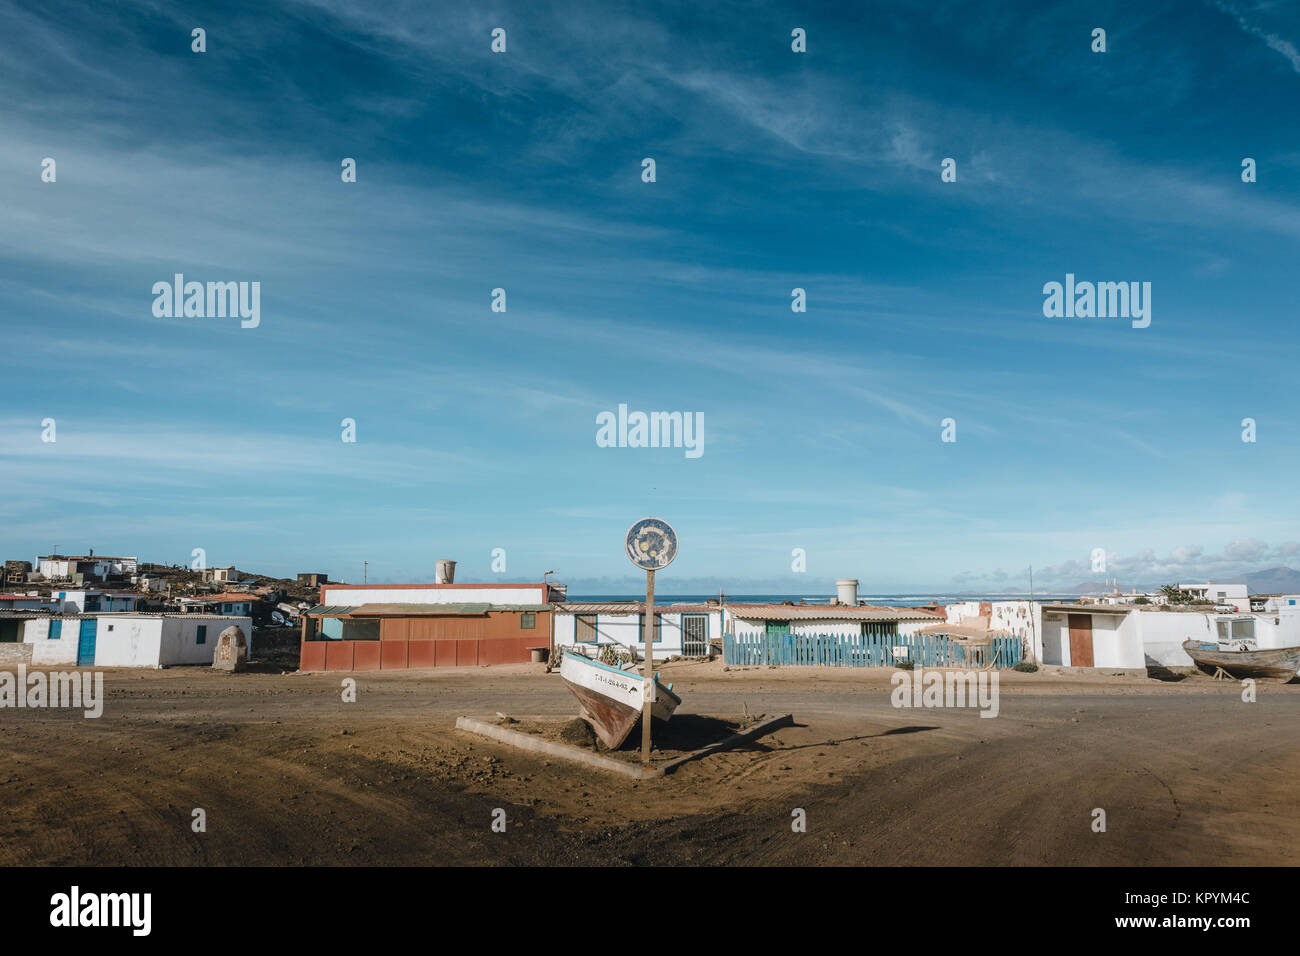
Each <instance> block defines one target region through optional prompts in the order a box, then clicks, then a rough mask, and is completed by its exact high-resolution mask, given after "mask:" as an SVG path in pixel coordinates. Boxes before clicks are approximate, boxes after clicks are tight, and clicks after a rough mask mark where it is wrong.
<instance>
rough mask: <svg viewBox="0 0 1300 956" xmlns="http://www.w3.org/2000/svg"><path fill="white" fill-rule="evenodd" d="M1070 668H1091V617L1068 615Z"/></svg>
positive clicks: (1089, 615)
mask: <svg viewBox="0 0 1300 956" xmlns="http://www.w3.org/2000/svg"><path fill="white" fill-rule="evenodd" d="M1070 666H1071V667H1091V666H1092V615H1091V614H1071V615H1070Z"/></svg>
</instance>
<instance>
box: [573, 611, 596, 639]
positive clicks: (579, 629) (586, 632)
mask: <svg viewBox="0 0 1300 956" xmlns="http://www.w3.org/2000/svg"><path fill="white" fill-rule="evenodd" d="M598 637H599V635H598V633H597V630H596V615H595V614H579V615H578V616H577V617H575V618H574V619H573V640H574V641H575V642H576V643H578V644H595V643H596V642H597V639H598Z"/></svg>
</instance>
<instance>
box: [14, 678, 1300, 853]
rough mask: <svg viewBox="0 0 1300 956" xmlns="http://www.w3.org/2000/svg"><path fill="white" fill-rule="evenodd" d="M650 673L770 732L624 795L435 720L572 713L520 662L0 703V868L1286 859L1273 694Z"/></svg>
mask: <svg viewBox="0 0 1300 956" xmlns="http://www.w3.org/2000/svg"><path fill="white" fill-rule="evenodd" d="M664 675H665V678H666V679H668V680H671V681H674V682H675V683H676V686H677V689H678V691H679V692H680V693H681V694H682V696H683V704H682V708H681V710H680V711H679V713H681V714H700V715H740V714H750V715H754V714H760V713H763V714H769V715H775V714H782V713H790V714H792V715H793V716H794V719H795V726H793V727H788V728H784V729H781V730H778V731H777V732H776V733H774V734H773V735H771V736H768V737H765V738H763V739H761V740H759V741H756V742H754V743H753V744H750V745H746V746H744V747H742V748H740V749H737V750H734V751H730V752H727V753H723V754H719V755H714V756H710V757H707V758H705V759H703V760H700V761H696V762H693V763H688V764H686V765H684V766H683V767H681V768H680V769H679V770H678V771H677V772H676V773H674V774H672V775H670V776H668V777H665V778H662V779H656V780H648V781H640V782H637V781H633V780H630V779H627V778H623V777H617V776H612V775H609V774H607V773H603V772H600V771H597V770H594V769H587V768H584V767H582V766H578V765H574V764H570V763H567V762H561V761H558V760H555V759H545V758H542V757H541V756H538V755H533V754H529V753H525V752H521V751H517V750H514V749H512V748H510V747H508V746H505V745H503V744H499V743H496V742H493V741H489V740H486V739H483V738H481V737H477V736H473V735H470V734H467V733H464V732H462V731H458V730H456V729H455V728H454V723H455V718H456V717H457V716H458V715H461V714H465V715H470V716H479V717H491V716H492V715H494V714H495V713H496V712H498V711H502V712H505V713H509V714H511V715H514V716H518V717H525V718H526V717H563V716H565V715H572V714H575V713H576V712H577V707H576V702H575V700H574V699H573V697H572V695H571V694H570V693H569V692H568V691H567V689H566V688H565V687H564V685H563V683H562V682H561V680H560V678H559V675H558V674H546V673H545V671H544V668H543V667H542V666H541V665H516V666H510V667H499V668H473V669H468V668H467V669H446V670H428V671H399V672H386V673H378V672H376V673H361V674H351V675H343V674H328V675H326V674H313V675H303V674H282V673H280V672H279V671H278V670H274V671H273V672H269V673H244V674H239V675H228V674H221V673H217V672H213V671H211V670H210V669H207V668H173V669H168V670H161V671H139V670H107V671H105V693H106V698H107V700H106V703H105V709H104V714H103V716H102V717H101V718H99V719H97V720H87V719H84V718H83V717H82V715H81V712H80V711H68V710H9V709H7V710H0V804H2V805H3V808H4V811H3V813H0V865H6V866H12V865H51V864H52V865H69V864H77V865H80V864H91V865H97V864H102V865H121V864H127V865H140V864H162V865H205V864H216V865H225V864H250V865H268V866H272V865H275V866H278V865H300V864H315V865H338V864H343V865H347V864H388V865H416V864H485V865H486V864H491V865H529V864H618V865H622V864H757V865H765V864H793V865H848V864H854V865H856V864H866V865H914V864H922V865H924V864H976V865H997V864H1028V865H1033V864H1079V865H1096V864H1119V865H1126V864H1132V865H1144V864H1183V865H1221V864H1265V865H1277V864H1295V863H1297V862H1300V840H1298V839H1297V836H1300V814H1298V813H1297V812H1296V811H1297V809H1300V796H1298V795H1297V791H1296V786H1295V783H1294V781H1295V780H1297V779H1300V683H1297V684H1291V685H1285V686H1281V685H1276V684H1273V685H1265V684H1261V685H1260V687H1259V699H1258V701H1257V702H1255V703H1243V702H1242V700H1241V689H1240V685H1238V684H1235V683H1216V682H1215V681H1212V680H1210V679H1209V678H1204V677H1193V678H1188V679H1186V680H1182V681H1179V682H1161V681H1157V680H1153V679H1148V678H1133V677H1114V676H1107V675H1088V676H1085V677H1063V676H1053V675H1046V674H1041V673H1040V674H1015V673H1005V674H1004V675H1003V676H1002V679H1001V685H1000V689H1001V696H1000V713H999V716H998V717H997V718H996V719H987V718H981V717H979V716H978V713H979V712H978V711H977V710H975V709H965V710H958V709H933V708H930V709H922V708H913V709H905V708H894V707H893V706H891V703H890V684H889V672H888V671H883V670H882V671H875V670H829V669H813V668H786V669H781V670H776V669H749V670H741V671H737V670H725V669H724V668H723V667H722V665H721V664H720V663H717V662H714V663H688V662H683V663H674V664H668V665H666V666H665V667H664ZM345 676H350V677H354V678H355V679H356V681H357V700H356V702H355V703H345V702H344V701H343V700H342V689H341V682H342V680H343V678H344V677H345ZM633 738H634V739H635V740H639V731H637V732H634V734H633ZM195 808H201V809H203V810H204V811H205V812H206V825H207V829H206V832H203V833H196V832H194V831H193V829H192V827H191V821H192V818H193V817H192V812H193V810H194V809H195ZM498 808H500V809H502V810H504V811H505V817H506V821H507V822H506V831H505V832H504V833H499V832H494V831H493V829H492V820H493V813H494V811H495V810H497V809H498ZM1094 808H1101V809H1103V810H1105V812H1106V832H1104V833H1097V832H1093V829H1092V821H1093V810H1094ZM796 809H802V810H803V811H804V813H805V814H806V819H807V832H805V833H796V832H793V831H792V827H791V821H792V819H793V818H792V812H793V811H794V810H796Z"/></svg>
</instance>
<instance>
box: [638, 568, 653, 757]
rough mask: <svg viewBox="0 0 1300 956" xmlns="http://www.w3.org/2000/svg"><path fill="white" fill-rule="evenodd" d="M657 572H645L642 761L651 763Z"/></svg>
mask: <svg viewBox="0 0 1300 956" xmlns="http://www.w3.org/2000/svg"><path fill="white" fill-rule="evenodd" d="M654 629H655V573H654V571H647V572H646V573H645V692H646V693H645V700H644V701H643V702H642V704H641V762H642V763H643V764H646V765H649V763H650V695H651V694H652V693H653V691H654V679H655V670H654V668H655V662H654V643H653V642H654Z"/></svg>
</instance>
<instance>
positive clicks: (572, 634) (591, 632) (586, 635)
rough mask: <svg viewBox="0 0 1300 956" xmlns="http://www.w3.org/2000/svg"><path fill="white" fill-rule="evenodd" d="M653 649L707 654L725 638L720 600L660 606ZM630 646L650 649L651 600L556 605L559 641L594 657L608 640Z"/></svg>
mask: <svg viewBox="0 0 1300 956" xmlns="http://www.w3.org/2000/svg"><path fill="white" fill-rule="evenodd" d="M653 626H654V630H653V632H652V633H651V642H652V652H653V653H654V656H655V658H656V659H659V660H663V659H667V658H669V657H707V656H709V654H710V650H709V648H710V643H711V642H712V641H718V640H721V638H722V631H723V611H722V607H721V606H720V605H719V604H718V602H716V601H714V602H711V603H707V604H665V605H658V606H656V607H655V613H654V625H653ZM610 644H612V645H615V646H617V647H621V648H625V649H627V650H628V651H629V652H632V653H635V654H637V655H638V656H639V655H641V654H642V653H643V652H644V648H645V604H644V603H638V602H636V601H613V602H603V603H581V602H576V603H561V604H556V605H555V646H556V647H559V648H570V649H573V650H576V651H579V652H581V653H583V654H585V655H587V656H589V657H594V656H598V654H599V652H600V647H601V646H602V645H610Z"/></svg>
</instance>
